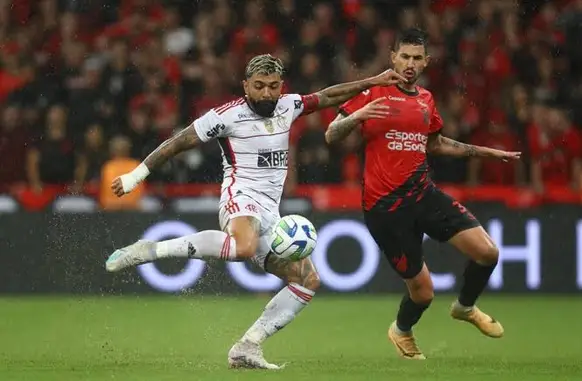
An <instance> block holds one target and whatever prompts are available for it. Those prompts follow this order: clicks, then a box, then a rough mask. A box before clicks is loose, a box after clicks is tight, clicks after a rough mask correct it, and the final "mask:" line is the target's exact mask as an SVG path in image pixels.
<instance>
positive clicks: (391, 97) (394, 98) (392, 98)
mask: <svg viewBox="0 0 582 381" xmlns="http://www.w3.org/2000/svg"><path fill="white" fill-rule="evenodd" d="M388 99H390V100H391V101H396V102H406V99H404V98H402V97H393V96H392V95H388Z"/></svg>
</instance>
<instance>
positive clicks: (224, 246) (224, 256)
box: [220, 236, 230, 260]
mask: <svg viewBox="0 0 582 381" xmlns="http://www.w3.org/2000/svg"><path fill="white" fill-rule="evenodd" d="M229 252H230V236H227V237H226V239H225V240H224V243H223V244H222V250H220V259H223V260H227V259H228V257H229V255H228V254H229Z"/></svg>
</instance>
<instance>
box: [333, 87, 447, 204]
mask: <svg viewBox="0 0 582 381" xmlns="http://www.w3.org/2000/svg"><path fill="white" fill-rule="evenodd" d="M382 97H386V101H385V102H384V103H383V104H384V105H386V106H388V107H390V109H389V110H388V112H389V114H390V115H389V116H388V117H386V118H384V119H370V120H367V121H365V122H364V123H363V124H362V129H361V132H362V137H363V139H364V143H365V145H366V148H365V167H364V189H363V200H362V203H363V207H364V209H365V210H372V209H374V210H384V211H392V210H395V209H397V208H398V207H401V206H405V205H408V204H410V203H415V202H417V201H419V200H420V199H421V198H422V197H423V195H424V194H425V192H426V191H427V190H428V189H430V188H431V187H432V186H433V183H432V181H431V179H430V177H429V167H428V163H427V160H426V143H427V141H428V135H429V134H432V133H435V132H438V131H439V130H440V129H441V128H442V124H443V122H442V119H441V117H440V115H439V113H438V111H437V110H436V107H435V104H434V99H433V97H432V94H431V93H430V92H429V91H428V90H426V89H423V88H422V87H418V86H417V90H416V91H414V92H404V91H402V90H401V89H399V88H398V87H397V86H388V87H372V88H370V89H369V90H366V91H364V92H362V93H360V94H359V95H357V96H356V97H354V98H352V99H350V100H349V101H347V102H346V103H345V104H343V105H342V106H341V108H340V112H341V113H343V114H344V115H349V114H352V113H353V112H354V111H356V110H358V109H360V108H362V107H364V106H365V105H366V104H368V103H370V102H372V101H373V100H375V99H377V98H382Z"/></svg>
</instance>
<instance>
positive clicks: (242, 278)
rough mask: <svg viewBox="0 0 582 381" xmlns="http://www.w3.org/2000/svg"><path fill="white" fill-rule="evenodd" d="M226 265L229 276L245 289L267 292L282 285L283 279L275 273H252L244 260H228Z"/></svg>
mask: <svg viewBox="0 0 582 381" xmlns="http://www.w3.org/2000/svg"><path fill="white" fill-rule="evenodd" d="M226 267H227V269H228V272H229V273H230V276H231V277H232V278H233V279H234V280H235V281H236V282H237V283H238V284H239V285H240V286H241V287H243V288H244V289H245V290H247V291H255V292H268V291H275V290H278V289H280V288H281V287H282V286H283V281H282V280H281V279H279V278H278V277H276V276H275V275H273V274H269V273H264V274H256V273H253V272H252V271H249V269H247V267H246V264H245V263H244V262H228V263H227V265H226Z"/></svg>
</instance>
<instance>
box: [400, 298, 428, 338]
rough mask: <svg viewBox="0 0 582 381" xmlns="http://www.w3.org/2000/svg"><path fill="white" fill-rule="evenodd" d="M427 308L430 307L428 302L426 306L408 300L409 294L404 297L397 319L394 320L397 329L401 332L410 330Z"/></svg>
mask: <svg viewBox="0 0 582 381" xmlns="http://www.w3.org/2000/svg"><path fill="white" fill-rule="evenodd" d="M428 306H430V302H429V303H427V304H418V303H416V302H414V301H413V300H412V299H410V295H409V294H406V295H404V297H403V298H402V301H401V302H400V309H399V310H398V317H397V318H396V325H397V326H398V329H399V330H401V331H403V332H408V331H410V330H412V327H413V326H414V325H415V324H416V323H418V321H419V320H420V317H421V316H422V314H423V312H424V311H425V310H426V309H427V308H428Z"/></svg>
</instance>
